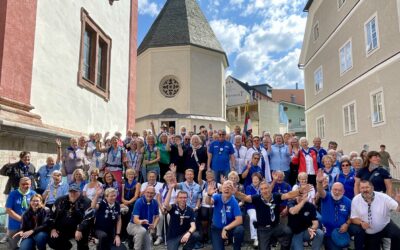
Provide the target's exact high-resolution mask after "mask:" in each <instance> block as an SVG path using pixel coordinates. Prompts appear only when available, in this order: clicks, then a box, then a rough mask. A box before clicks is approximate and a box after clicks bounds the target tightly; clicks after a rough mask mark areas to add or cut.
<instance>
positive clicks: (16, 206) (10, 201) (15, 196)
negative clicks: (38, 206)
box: [6, 190, 36, 230]
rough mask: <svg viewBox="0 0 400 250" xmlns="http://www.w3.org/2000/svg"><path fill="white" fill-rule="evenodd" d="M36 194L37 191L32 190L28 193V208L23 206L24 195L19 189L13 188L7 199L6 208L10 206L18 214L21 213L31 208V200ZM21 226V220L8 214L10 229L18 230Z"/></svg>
mask: <svg viewBox="0 0 400 250" xmlns="http://www.w3.org/2000/svg"><path fill="white" fill-rule="evenodd" d="M34 194H36V192H35V191H33V190H30V191H29V192H28V194H27V195H26V202H27V205H28V207H27V208H22V200H23V196H22V195H21V194H20V193H19V192H18V190H13V191H11V193H10V194H9V195H8V198H7V201H6V208H10V209H11V210H13V211H14V212H15V213H16V214H18V215H21V216H22V214H23V213H24V212H25V211H26V210H28V208H29V202H30V200H31V197H32V196H33V195H34ZM20 227H21V222H19V221H17V220H14V219H13V218H11V216H8V229H10V230H18V229H20Z"/></svg>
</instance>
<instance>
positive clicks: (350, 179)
mask: <svg viewBox="0 0 400 250" xmlns="http://www.w3.org/2000/svg"><path fill="white" fill-rule="evenodd" d="M354 177H355V172H354V171H350V173H349V174H348V175H347V176H346V175H344V174H343V172H341V173H340V174H339V175H338V176H337V178H336V181H337V182H340V183H342V184H343V186H344V195H345V196H346V197H347V198H349V199H350V200H352V199H353V197H354V183H355V179H354Z"/></svg>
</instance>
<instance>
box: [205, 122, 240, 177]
mask: <svg viewBox="0 0 400 250" xmlns="http://www.w3.org/2000/svg"><path fill="white" fill-rule="evenodd" d="M225 138H226V132H225V130H219V131H218V140H216V141H213V142H212V143H211V144H210V146H209V148H208V160H207V170H209V169H212V170H213V171H214V176H215V179H216V182H220V178H221V175H223V176H225V177H226V176H227V175H228V174H229V171H230V170H234V169H235V156H234V153H235V150H234V149H233V145H232V143H230V142H229V141H226V139H225Z"/></svg>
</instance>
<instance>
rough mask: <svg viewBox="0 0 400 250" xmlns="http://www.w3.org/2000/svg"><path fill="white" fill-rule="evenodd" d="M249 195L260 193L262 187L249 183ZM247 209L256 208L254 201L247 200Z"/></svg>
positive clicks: (247, 188)
mask: <svg viewBox="0 0 400 250" xmlns="http://www.w3.org/2000/svg"><path fill="white" fill-rule="evenodd" d="M245 193H246V194H247V195H255V194H260V187H258V188H256V187H255V186H253V184H251V185H249V186H247V187H246V192H245ZM246 209H247V210H249V209H255V207H254V205H253V203H247V202H246Z"/></svg>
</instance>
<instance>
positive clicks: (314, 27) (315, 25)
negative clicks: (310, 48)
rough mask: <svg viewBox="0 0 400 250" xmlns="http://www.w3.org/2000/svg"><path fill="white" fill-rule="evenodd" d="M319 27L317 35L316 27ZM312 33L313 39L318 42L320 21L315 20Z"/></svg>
mask: <svg viewBox="0 0 400 250" xmlns="http://www.w3.org/2000/svg"><path fill="white" fill-rule="evenodd" d="M316 28H317V31H318V32H317V36H315V34H316V33H315V29H316ZM312 34H313V41H314V42H316V41H317V40H318V38H319V21H317V22H315V24H314V26H313V29H312Z"/></svg>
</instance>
